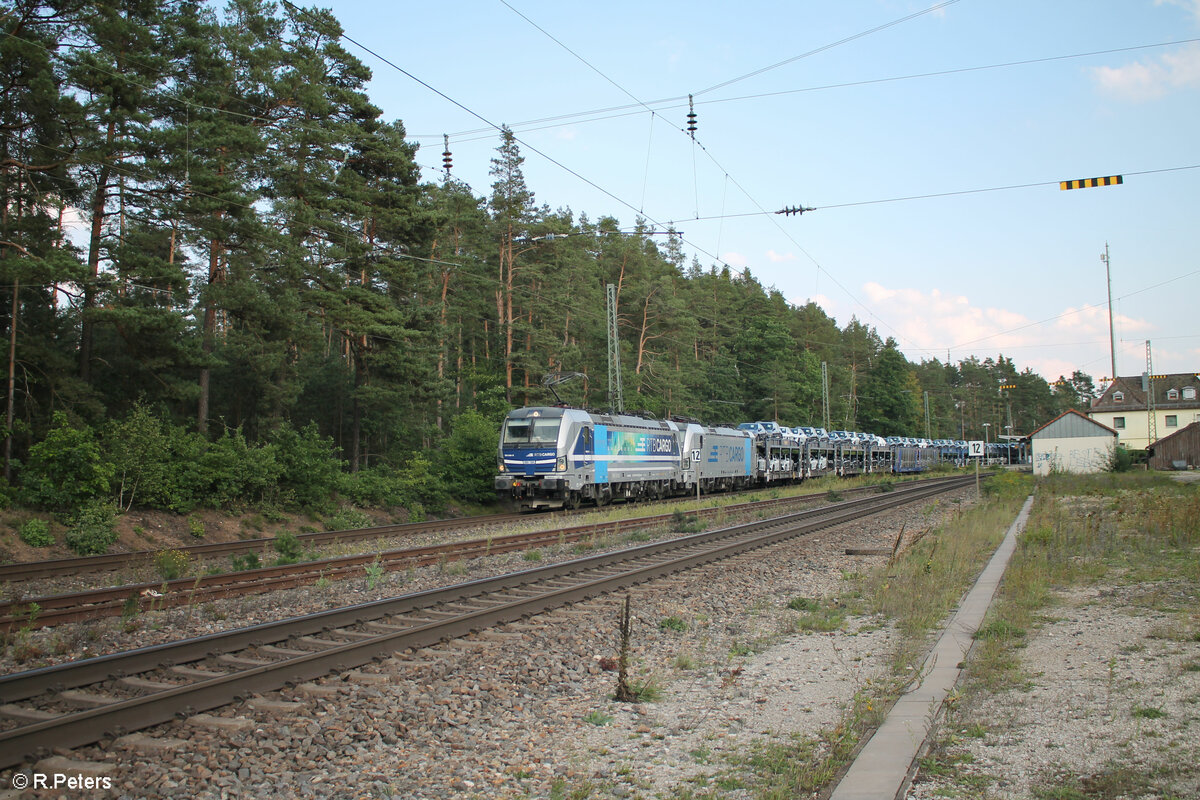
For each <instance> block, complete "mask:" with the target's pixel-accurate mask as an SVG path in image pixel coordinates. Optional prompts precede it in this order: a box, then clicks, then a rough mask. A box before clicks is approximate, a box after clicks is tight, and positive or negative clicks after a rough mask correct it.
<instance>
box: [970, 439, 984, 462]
mask: <svg viewBox="0 0 1200 800" xmlns="http://www.w3.org/2000/svg"><path fill="white" fill-rule="evenodd" d="M968 445H969V448H970V449H969V451H968V452H969V455H970V457H971V458H983V442H982V441H980V440H978V439H974V440H972V441H971V442H969V443H968Z"/></svg>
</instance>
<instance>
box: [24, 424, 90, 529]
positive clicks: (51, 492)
mask: <svg viewBox="0 0 1200 800" xmlns="http://www.w3.org/2000/svg"><path fill="white" fill-rule="evenodd" d="M112 475H113V466H112V464H110V463H109V462H108V461H106V460H105V459H104V457H103V456H102V455H101V449H100V444H99V442H97V441H96V434H95V432H93V431H92V429H91V428H86V427H84V428H79V427H75V426H73V425H71V424H70V422H69V421H68V420H67V415H66V414H64V413H63V412H61V411H56V412H54V422H53V426H52V427H51V428H50V430H49V431H48V432H47V433H46V438H45V439H43V440H42V441H40V442H38V443H37V444H35V445H33V446H32V447H30V448H29V459H28V461H27V462H26V464H25V468H24V470H23V471H22V474H21V484H22V485H23V486H24V488H25V493H26V495H27V496H28V499H29V502H30V503H32V504H33V505H35V506H38V507H40V508H46V509H49V510H52V511H65V510H67V509H71V508H79V507H81V506H83V505H85V504H87V503H88V502H89V501H92V500H95V499H97V498H100V497H104V496H105V495H107V494H108V491H109V480H110V479H111V478H112Z"/></svg>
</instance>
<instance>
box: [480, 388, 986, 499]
mask: <svg viewBox="0 0 1200 800" xmlns="http://www.w3.org/2000/svg"><path fill="white" fill-rule="evenodd" d="M893 438H897V437H893ZM958 444H959V443H956V442H951V441H949V440H938V441H936V442H935V441H928V440H924V439H921V440H918V439H898V440H897V441H895V442H893V441H891V440H884V439H883V438H881V437H878V436H874V435H871V434H863V433H857V432H847V431H833V432H832V433H830V432H827V431H825V430H824V429H823V428H788V427H785V426H780V425H778V424H777V423H774V422H747V423H742V424H741V425H739V426H737V427H736V428H733V427H724V426H705V425H701V424H700V423H699V422H696V421H695V420H682V419H669V420H658V419H652V418H650V417H644V416H636V415H631V414H604V413H597V412H593V411H586V410H584V409H580V408H567V407H562V406H538V407H529V408H519V409H516V410H515V411H511V412H509V414H508V417H507V418H506V419H505V420H504V425H503V427H502V428H501V430H500V448H499V450H500V452H499V456H498V459H497V471H498V474H497V475H496V479H495V487H496V491H497V493H498V494H499V495H500V496H501V498H502V499H506V500H513V501H516V502H518V503H520V505H521V507H522V508H524V509H539V508H578V507H579V505H580V504H581V503H583V502H585V501H586V502H590V503H594V504H595V505H597V506H602V505H607V504H608V503H610V502H612V501H613V500H616V499H624V500H637V499H641V498H658V497H667V496H671V495H677V494H694V493H695V492H696V487H697V483H699V488H700V490H701V491H702V492H715V491H725V490H730V489H741V488H746V487H750V486H758V485H764V484H767V483H774V482H795V481H801V480H804V479H805V478H810V477H816V476H819V475H825V474H837V475H845V476H849V475H856V474H860V473H866V472H919V471H922V470H924V469H928V468H929V467H930V466H932V465H934V464H936V463H939V462H941V461H959V460H960V455H961V453H964V452H965V446H966V443H965V442H963V443H961V444H962V447H961V448H960V447H958Z"/></svg>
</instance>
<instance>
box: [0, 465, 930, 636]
mask: <svg viewBox="0 0 1200 800" xmlns="http://www.w3.org/2000/svg"><path fill="white" fill-rule="evenodd" d="M939 480H947V479H944V478H942V479H933V480H932V481H927V482H926V483H930V484H931V485H932V484H933V483H936V482H937V481H939ZM869 491H878V487H876V486H867V487H859V488H856V489H853V490H847V493H865V492H869ZM822 497H823V495H820V494H808V495H799V496H796V497H789V498H775V499H770V500H756V501H752V502H749V503H740V504H735V505H731V506H723V507H720V508H706V509H698V510H695V511H692V512H689V513H688V515H687V516H689V517H691V518H693V519H697V518H698V519H703V518H711V517H714V516H716V515H717V514H720V513H739V512H744V511H752V510H758V511H769V510H774V509H779V508H785V507H788V506H793V505H795V504H797V503H800V502H812V501H814V500H818V499H821V498H822ZM674 517H675V515H674V514H673V513H672V514H654V515H650V516H644V517H636V518H631V519H627V520H618V521H614V522H606V523H590V524H586V525H570V526H566V527H558V528H550V529H545V530H541V531H533V532H529V533H518V534H511V535H508V536H496V537H489V538H486V539H472V540H469V541H459V542H448V543H443V544H436V545H428V546H424V547H414V548H403V549H396V550H387V551H381V552H377V553H366V554H358V555H350V556H338V557H333V558H323V559H316V560H313V561H306V562H301V563H298V564H287V565H280V566H273V567H261V568H256V569H248V570H241V571H237V572H226V573H221V574H216V575H202V576H199V577H192V578H177V579H175V580H168V581H149V582H143V583H137V584H125V585H122V586H112V587H105V588H99V589H90V590H85V591H80V592H70V593H62V594H54V595H43V596H39V597H26V598H22V599H20V600H11V601H7V602H3V603H0V630H4V631H8V632H10V633H11V632H12V631H14V630H18V629H23V628H24V629H30V630H32V629H35V628H45V627H52V626H55V625H62V624H65V623H69V622H81V621H84V620H90V619H101V618H105V617H115V616H131V615H134V614H139V613H144V612H147V611H154V610H162V609H165V608H174V607H177V606H181V605H194V604H196V603H206V602H210V601H213V600H222V599H226V598H230V597H240V596H244V595H251V594H265V593H267V592H272V591H279V590H282V589H292V588H296V587H298V586H304V585H309V584H312V583H315V582H317V581H318V580H321V579H326V580H340V579H343V578H352V577H358V576H362V575H366V574H368V571H369V570H373V569H382V570H389V571H390V570H399V569H406V568H409V567H415V566H429V565H434V564H439V563H443V562H447V561H453V560H461V559H469V558H478V557H482V556H488V555H496V554H499V553H507V552H512V551H517V550H530V549H535V548H540V547H547V546H551V545H556V544H562V543H566V542H579V541H583V540H586V539H589V538H596V537H601V536H608V535H614V536H615V535H621V534H624V533H628V532H630V531H634V530H639V529H645V528H653V527H656V526H661V525H665V524H669V523H671V522H672V521H673V520H674ZM524 518H525V519H528V517H524ZM439 527H444V526H441V525H439ZM350 533H353V531H351V532H350Z"/></svg>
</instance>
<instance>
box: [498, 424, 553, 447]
mask: <svg viewBox="0 0 1200 800" xmlns="http://www.w3.org/2000/svg"><path fill="white" fill-rule="evenodd" d="M561 421H562V420H559V419H510V420H507V421H505V423H504V437H503V442H504V444H511V445H522V444H555V443H556V442H557V441H558V426H559V423H560V422H561Z"/></svg>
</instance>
